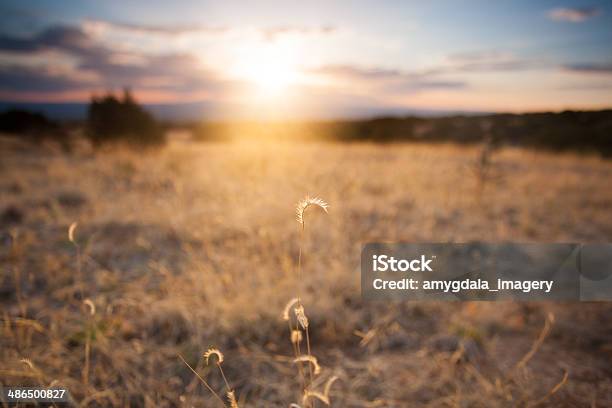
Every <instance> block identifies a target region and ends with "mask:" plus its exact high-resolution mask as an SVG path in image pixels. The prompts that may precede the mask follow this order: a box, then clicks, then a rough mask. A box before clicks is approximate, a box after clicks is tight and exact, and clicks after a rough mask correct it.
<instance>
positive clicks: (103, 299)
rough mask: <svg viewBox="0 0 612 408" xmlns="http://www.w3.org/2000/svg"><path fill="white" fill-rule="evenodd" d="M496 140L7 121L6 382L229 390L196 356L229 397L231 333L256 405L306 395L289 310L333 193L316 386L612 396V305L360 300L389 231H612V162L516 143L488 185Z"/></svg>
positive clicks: (586, 400)
mask: <svg viewBox="0 0 612 408" xmlns="http://www.w3.org/2000/svg"><path fill="white" fill-rule="evenodd" d="M478 157H479V149H478V147H459V146H455V145H451V144H440V145H427V144H388V145H377V144H359V143H354V144H339V143H304V144H300V143H269V144H256V143H247V142H243V143H240V142H235V143H193V142H189V141H185V140H183V141H172V142H171V143H170V144H169V145H168V146H167V147H165V148H163V149H162V150H160V151H156V152H148V153H142V152H134V151H124V150H109V151H105V152H98V153H92V152H90V151H88V150H87V149H77V150H76V151H75V152H74V153H72V154H69V155H68V154H65V153H62V152H60V151H58V150H56V149H54V148H52V147H40V148H36V149H34V148H32V147H27V146H24V145H21V144H20V143H17V142H15V141H14V139H8V138H7V139H2V141H1V149H0V175H1V177H0V232H1V236H0V239H1V242H0V244H1V246H0V267H1V269H0V271H1V272H0V293H1V296H0V314H1V318H2V325H1V328H0V330H1V335H0V345H1V346H0V383H1V384H2V385H3V386H6V385H27V384H30V385H44V386H48V385H50V384H54V385H57V386H65V387H67V388H68V389H69V390H70V391H71V393H72V398H73V403H74V405H76V406H134V407H140V406H147V407H174V406H185V407H191V406H194V407H220V406H221V404H220V403H219V401H218V400H216V399H215V398H214V397H213V396H212V395H211V393H210V392H208V391H207V390H206V389H205V387H204V386H203V385H202V384H201V383H200V381H199V380H198V379H197V378H196V377H195V376H194V374H193V373H192V372H191V371H190V370H189V369H188V367H187V366H186V365H185V364H184V363H183V362H182V361H181V360H180V358H179V357H178V355H179V354H180V355H182V356H184V358H185V360H186V361H187V362H189V364H191V366H192V367H194V368H195V369H196V370H197V371H198V372H199V373H200V374H201V376H202V377H203V378H204V379H206V380H207V381H208V383H209V384H210V385H211V386H212V387H213V388H214V389H215V390H218V391H219V392H220V393H223V389H224V385H223V384H224V383H223V380H222V378H221V377H220V376H219V373H218V371H217V369H216V367H215V366H214V365H211V366H206V364H205V361H204V359H203V358H202V354H203V353H204V352H205V351H206V350H207V349H208V348H209V347H211V346H215V347H218V348H219V349H220V350H222V351H223V353H224V355H225V361H224V362H223V369H224V372H225V374H226V376H227V378H228V380H229V382H230V383H231V385H232V387H234V388H235V390H236V395H237V399H238V404H239V406H240V407H288V406H290V404H291V403H299V404H300V405H303V404H302V390H301V388H300V380H299V375H298V369H297V368H296V364H295V363H293V362H292V360H293V354H292V353H293V352H292V346H291V343H290V341H289V335H288V330H287V323H286V322H285V321H283V319H282V318H281V314H282V310H283V307H284V306H285V304H286V303H287V301H289V300H290V299H291V298H293V297H295V296H296V290H297V289H296V288H297V286H298V281H297V274H296V264H297V258H298V251H299V242H300V227H299V224H298V223H297V221H296V220H295V204H296V203H297V202H298V201H299V200H300V199H302V198H303V197H304V196H306V195H307V194H310V195H311V196H312V195H316V196H320V197H322V198H323V199H325V200H326V201H327V202H328V203H329V204H330V209H329V213H328V214H325V213H323V212H322V211H315V210H314V209H313V210H312V211H311V212H309V213H308V217H309V218H308V222H307V226H306V230H305V233H304V243H303V256H302V273H301V275H302V282H301V288H302V289H301V297H302V302H303V304H304V307H305V309H306V313H307V314H308V317H309V319H310V342H311V346H312V353H313V355H315V356H317V358H318V361H319V363H320V365H321V367H322V371H321V374H320V375H319V376H318V377H317V378H316V380H315V383H316V384H315V385H316V386H317V387H318V388H319V389H320V388H322V387H323V384H324V383H325V381H326V380H327V379H328V378H330V377H331V376H334V375H335V376H338V378H339V380H338V381H337V382H335V383H334V384H333V386H332V387H331V390H330V393H329V397H330V399H331V406H333V407H424V406H431V407H515V406H519V407H523V406H555V407H574V406H579V407H606V406H607V407H610V406H612V364H610V362H611V361H612V320H611V319H610V313H611V312H612V306H611V305H610V304H606V303H582V304H578V303H554V304H553V303H537V302H532V303H509V302H507V303H488V302H465V303H437V302H404V303H384V302H377V303H366V302H363V301H362V300H361V295H360V288H359V259H360V258H359V257H360V251H361V247H362V245H363V244H364V243H366V242H369V241H409V242H410V241H413V242H463V241H471V240H484V241H493V242H499V241H515V242H568V241H571V242H602V241H611V240H612V188H611V186H612V162H610V161H604V160H602V159H599V158H596V157H591V156H577V155H573V154H563V155H554V154H550V153H543V152H534V151H528V150H521V149H513V148H504V149H502V150H501V151H499V152H496V153H495V154H494V156H493V157H492V164H491V169H490V170H491V171H490V178H491V180H489V181H488V182H487V183H485V185H484V186H482V185H479V179H478V177H476V176H475V172H474V163H476V162H477V161H478ZM309 211H310V210H309ZM73 222H78V225H77V226H76V229H75V230H74V231H73V232H74V242H71V241H70V240H69V237H68V229H69V226H70V225H71V224H72V223H73ZM85 299H89V301H90V302H91V303H89V301H88V302H87V304H86V303H84V302H83V301H84V300H85ZM94 307H95V310H94ZM24 359H25V360H24ZM304 367H306V366H304ZM316 406H318V407H323V406H325V404H324V403H322V402H321V401H317V402H316Z"/></svg>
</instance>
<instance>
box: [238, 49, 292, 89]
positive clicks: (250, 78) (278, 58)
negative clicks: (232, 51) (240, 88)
mask: <svg viewBox="0 0 612 408" xmlns="http://www.w3.org/2000/svg"><path fill="white" fill-rule="evenodd" d="M235 71H236V74H237V76H239V77H240V78H241V79H243V80H245V81H247V82H248V83H250V84H252V85H253V86H254V90H255V92H256V94H257V95H256V96H258V97H273V96H278V95H281V94H284V93H286V92H287V89H288V88H289V86H290V85H292V84H293V83H295V81H296V79H297V70H296V68H295V65H294V64H293V62H292V59H291V58H290V54H289V53H288V52H286V50H283V49H282V48H277V47H274V46H263V47H258V48H255V49H254V50H250V52H249V53H248V54H246V55H244V56H243V57H242V58H240V63H239V66H238V67H237V69H236V70H235Z"/></svg>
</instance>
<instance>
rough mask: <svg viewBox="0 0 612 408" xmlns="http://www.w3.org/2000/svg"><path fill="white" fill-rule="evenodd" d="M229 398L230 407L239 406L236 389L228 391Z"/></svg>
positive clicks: (236, 407) (235, 407)
mask: <svg viewBox="0 0 612 408" xmlns="http://www.w3.org/2000/svg"><path fill="white" fill-rule="evenodd" d="M227 400H228V401H229V404H230V408H238V401H236V393H235V392H234V391H228V392H227Z"/></svg>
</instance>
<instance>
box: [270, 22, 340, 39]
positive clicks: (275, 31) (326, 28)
mask: <svg viewBox="0 0 612 408" xmlns="http://www.w3.org/2000/svg"><path fill="white" fill-rule="evenodd" d="M336 30H337V27H335V26H332V25H323V26H320V27H306V26H290V25H287V26H272V27H264V28H261V29H260V32H261V34H262V36H263V38H264V39H265V40H266V41H275V40H276V39H278V37H280V36H283V35H291V34H302V35H305V34H321V35H327V34H332V33H334V32H336Z"/></svg>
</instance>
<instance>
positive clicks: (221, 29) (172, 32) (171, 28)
mask: <svg viewBox="0 0 612 408" xmlns="http://www.w3.org/2000/svg"><path fill="white" fill-rule="evenodd" d="M83 28H84V29H85V30H86V31H90V32H94V33H98V34H99V33H102V32H107V31H123V32H128V33H132V34H146V35H151V34H153V35H162V36H177V35H183V34H222V33H225V32H227V31H229V27H227V26H206V25H200V24H193V25H189V24H187V25H183V24H181V25H180V26H179V25H150V24H135V23H126V22H116V21H106V20H95V19H89V20H86V21H85V22H84V23H83Z"/></svg>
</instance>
